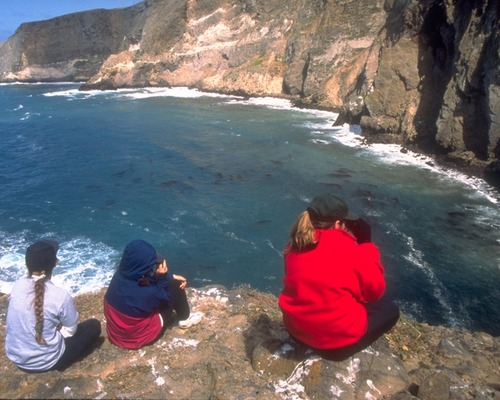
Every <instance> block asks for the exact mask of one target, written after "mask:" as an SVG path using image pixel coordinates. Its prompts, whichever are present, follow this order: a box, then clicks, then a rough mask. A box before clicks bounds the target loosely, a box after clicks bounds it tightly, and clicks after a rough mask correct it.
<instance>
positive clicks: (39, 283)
mask: <svg viewBox="0 0 500 400" xmlns="http://www.w3.org/2000/svg"><path fill="white" fill-rule="evenodd" d="M33 276H35V277H39V278H38V279H34V281H35V299H34V301H33V302H34V306H35V307H34V308H35V318H36V322H35V339H36V341H37V342H38V343H39V344H42V345H46V344H47V342H46V341H45V339H44V338H43V336H42V332H43V322H44V321H43V320H44V317H43V300H44V297H45V282H46V280H47V274H46V273H45V271H42V272H40V275H38V273H37V274H31V277H33Z"/></svg>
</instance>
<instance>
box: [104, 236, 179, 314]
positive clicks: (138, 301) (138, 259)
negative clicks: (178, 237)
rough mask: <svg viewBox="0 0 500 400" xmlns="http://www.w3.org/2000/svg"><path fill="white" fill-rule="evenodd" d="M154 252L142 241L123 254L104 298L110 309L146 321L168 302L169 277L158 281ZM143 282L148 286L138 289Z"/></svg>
mask: <svg viewBox="0 0 500 400" xmlns="http://www.w3.org/2000/svg"><path fill="white" fill-rule="evenodd" d="M156 266H157V254H156V250H155V249H154V247H153V246H151V245H150V244H149V243H147V242H145V241H144V240H140V239H138V240H134V241H132V242H130V243H129V244H128V245H127V247H125V250H124V251H123V255H122V259H121V261H120V265H119V266H118V270H117V271H116V272H115V274H114V275H113V278H112V279H111V282H110V284H109V287H108V290H107V292H106V295H105V298H106V301H107V302H108V304H109V305H111V307H113V308H114V309H116V310H117V311H119V312H121V313H123V314H125V315H128V316H130V317H138V318H140V317H146V316H148V315H151V314H152V313H154V312H158V310H159V308H160V307H161V306H163V305H165V304H166V303H167V302H168V301H169V300H170V294H169V292H168V282H169V281H170V280H171V279H173V276H172V273H171V272H167V274H166V275H164V276H161V277H158V276H157V275H156V274H155V270H156ZM141 278H146V280H147V282H148V285H147V286H140V285H139V279H141Z"/></svg>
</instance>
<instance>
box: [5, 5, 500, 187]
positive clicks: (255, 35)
mask: <svg viewBox="0 0 500 400" xmlns="http://www.w3.org/2000/svg"><path fill="white" fill-rule="evenodd" d="M499 16H500V3H499V2H498V1H497V0H473V1H471V0H458V1H451V0H445V1H443V0H357V1H352V0H305V1H304V0H289V1H282V0H266V1H263V0H146V1H143V2H142V3H139V4H137V5H135V6H133V7H129V8H125V9H117V10H112V11H109V10H95V11H89V12H84V13H77V14H71V15H67V16H62V17H59V18H54V19H52V20H48V21H42V22H36V23H28V24H23V25H21V26H20V27H19V29H18V30H17V31H16V33H15V34H14V35H13V36H12V37H11V38H9V39H8V40H7V42H5V43H3V44H1V47H0V81H3V82H9V81H28V82H31V81H55V80H70V81H85V82H86V84H85V85H83V88H84V89H89V88H100V89H113V88H118V87H129V86H189V87H196V88H199V89H202V90H207V91H217V92H224V93H239V94H248V95H258V96H259V95H269V96H287V97H290V98H292V99H294V100H295V101H296V102H297V104H298V105H303V106H308V107H315V108H327V109H334V110H337V111H339V112H340V117H339V120H338V123H344V122H350V123H357V124H360V125H361V127H362V129H363V132H364V133H365V134H366V138H367V140H368V141H384V142H395V143H399V144H401V145H403V146H408V147H411V148H413V149H414V150H418V151H422V152H427V153H432V154H436V155H437V156H439V158H440V159H441V160H444V161H446V160H449V161H452V162H453V163H455V165H458V166H460V167H463V168H469V169H470V170H471V172H474V173H476V174H479V175H483V174H485V175H484V177H485V178H486V179H487V180H489V181H490V182H492V183H494V184H499V186H500V70H499V66H500V38H499V32H500V29H499V27H500V23H499Z"/></svg>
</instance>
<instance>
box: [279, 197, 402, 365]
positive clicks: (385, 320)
mask: <svg viewBox="0 0 500 400" xmlns="http://www.w3.org/2000/svg"><path fill="white" fill-rule="evenodd" d="M290 239H291V240H290V242H289V243H288V244H287V246H286V248H285V252H284V263H285V276H284V280H283V284H284V287H283V290H282V292H281V294H280V295H279V306H280V308H281V311H282V314H283V322H284V325H285V327H286V329H287V331H288V332H289V333H290V335H291V336H292V338H294V339H295V340H296V341H298V342H299V343H303V344H306V345H308V346H310V347H312V348H313V349H316V350H317V352H318V353H319V354H320V355H322V356H323V357H325V358H329V359H333V360H342V359H346V358H348V357H350V356H351V355H353V354H355V353H357V352H359V351H361V350H363V349H364V348H366V347H368V346H369V345H370V344H372V343H373V342H374V341H375V340H376V339H377V338H378V337H380V336H381V335H382V334H383V333H385V332H387V331H388V330H389V329H391V328H392V327H393V326H394V325H395V324H396V322H397V321H398V319H399V308H398V307H397V305H396V304H394V303H393V302H391V301H389V300H387V299H386V298H385V297H382V295H383V294H384V291H385V286H386V285H385V279H384V267H383V266H382V263H381V261H380V254H379V250H378V248H377V247H376V246H375V245H374V244H373V243H372V242H371V229H370V226H369V225H368V223H367V222H366V221H365V220H363V219H362V218H359V217H358V216H357V215H355V214H353V213H352V212H349V209H348V206H347V204H346V203H345V202H344V201H343V200H342V199H341V198H339V197H337V196H334V195H331V194H325V195H320V196H317V197H315V198H314V199H313V201H312V203H311V204H310V206H309V207H308V208H307V210H305V211H304V212H302V213H301V215H300V216H299V218H298V219H297V221H296V222H295V224H294V225H293V227H292V229H291V231H290Z"/></svg>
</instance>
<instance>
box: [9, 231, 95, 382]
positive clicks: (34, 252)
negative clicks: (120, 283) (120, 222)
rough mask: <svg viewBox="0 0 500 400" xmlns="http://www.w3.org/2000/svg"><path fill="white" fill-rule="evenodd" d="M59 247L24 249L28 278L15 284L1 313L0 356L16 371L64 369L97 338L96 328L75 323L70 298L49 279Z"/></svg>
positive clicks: (45, 244) (91, 322)
mask: <svg viewBox="0 0 500 400" xmlns="http://www.w3.org/2000/svg"><path fill="white" fill-rule="evenodd" d="M58 250H59V244H58V243H57V242H55V241H53V240H39V241H37V242H36V243H33V244H32V245H30V246H29V247H28V248H27V250H26V266H27V268H28V277H26V278H22V279H20V280H19V281H17V282H16V283H15V284H14V286H13V288H12V292H11V294H10V298H9V307H8V310H7V328H6V338H5V352H6V354H7V357H8V358H9V359H10V360H11V361H12V362H13V363H14V364H16V365H17V366H18V367H19V368H20V369H21V370H23V371H27V372H42V371H50V370H59V371H61V370H64V369H66V368H67V367H69V366H70V365H71V364H73V363H74V362H75V361H76V360H77V359H79V358H80V357H81V356H83V355H84V354H86V353H87V352H89V351H90V350H91V349H92V347H93V345H94V344H95V343H96V341H97V339H98V338H99V336H100V334H101V323H100V322H99V321H98V320H97V319H88V320H86V321H83V322H81V323H78V317H79V315H78V312H77V311H76V309H75V305H74V303H73V299H72V297H71V295H70V294H69V293H68V292H67V291H66V290H64V289H62V288H59V287H57V286H55V285H54V284H53V283H52V282H51V280H50V278H51V277H52V271H53V269H54V267H55V266H56V264H57V262H58V260H57V251H58Z"/></svg>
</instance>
